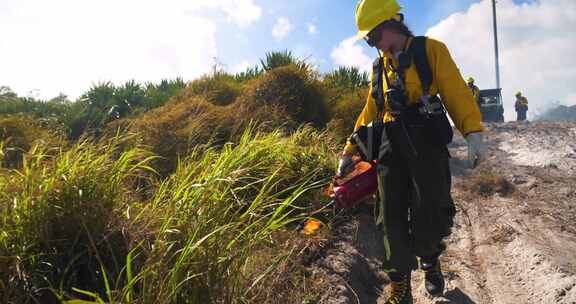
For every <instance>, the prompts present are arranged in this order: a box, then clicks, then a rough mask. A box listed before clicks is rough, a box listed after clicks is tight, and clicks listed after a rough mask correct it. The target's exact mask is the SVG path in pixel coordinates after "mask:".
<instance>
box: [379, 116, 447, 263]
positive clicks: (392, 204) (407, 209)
mask: <svg viewBox="0 0 576 304" xmlns="http://www.w3.org/2000/svg"><path fill="white" fill-rule="evenodd" d="M423 128H424V126H422V125H405V126H402V125H401V124H394V125H392V126H391V127H389V129H388V132H387V133H388V137H389V140H390V143H391V147H392V151H391V153H390V155H389V157H387V159H386V160H385V161H384V162H383V163H380V164H379V165H378V173H379V174H378V184H379V188H380V191H381V192H380V193H379V201H380V204H378V205H379V206H380V207H379V208H380V210H378V211H377V212H378V213H379V214H380V217H381V218H382V219H383V221H381V222H382V228H383V230H384V237H385V238H386V239H385V240H384V246H385V249H387V250H386V252H387V253H386V255H387V256H386V257H385V263H384V269H385V270H386V271H398V272H402V273H408V272H409V271H411V270H414V269H417V266H418V264H417V260H416V257H430V256H438V255H440V254H441V253H442V251H443V250H444V245H443V242H442V240H443V238H444V237H446V236H448V235H449V234H450V230H451V228H452V225H453V218H454V215H455V213H456V209H455V208H454V203H453V201H452V197H451V195H450V188H451V183H452V180H451V173H450V167H449V158H450V155H449V152H448V149H447V148H446V147H445V146H439V145H437V144H434V143H432V142H431V140H430V139H429V138H427V136H426V135H425V132H424V129H423Z"/></svg>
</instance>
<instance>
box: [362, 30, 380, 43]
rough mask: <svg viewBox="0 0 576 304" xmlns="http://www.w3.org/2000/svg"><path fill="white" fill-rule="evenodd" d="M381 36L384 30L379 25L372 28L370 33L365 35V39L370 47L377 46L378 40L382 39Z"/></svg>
mask: <svg viewBox="0 0 576 304" xmlns="http://www.w3.org/2000/svg"><path fill="white" fill-rule="evenodd" d="M380 37H382V30H381V29H380V27H379V26H378V27H376V28H375V29H373V30H371V31H370V33H368V35H366V36H364V41H366V43H368V45H369V46H370V47H375V46H376V44H377V43H378V41H380Z"/></svg>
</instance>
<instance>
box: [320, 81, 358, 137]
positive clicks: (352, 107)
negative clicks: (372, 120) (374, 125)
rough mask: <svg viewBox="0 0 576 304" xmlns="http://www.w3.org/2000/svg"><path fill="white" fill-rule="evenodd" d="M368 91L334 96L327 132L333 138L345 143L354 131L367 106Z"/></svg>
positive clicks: (355, 91)
mask: <svg viewBox="0 0 576 304" xmlns="http://www.w3.org/2000/svg"><path fill="white" fill-rule="evenodd" d="M367 95H368V90H367V89H365V90H363V89H359V90H354V91H351V92H348V93H345V94H342V95H337V96H334V100H333V101H332V102H331V103H330V117H331V118H332V119H331V120H330V122H329V123H328V126H327V130H328V132H329V133H330V135H331V136H333V137H334V138H336V139H338V140H339V141H340V142H343V141H344V140H345V139H346V138H348V136H350V134H352V131H354V125H355V124H356V119H357V118H358V116H359V115H360V113H361V112H362V109H363V108H364V105H365V104H366V98H367Z"/></svg>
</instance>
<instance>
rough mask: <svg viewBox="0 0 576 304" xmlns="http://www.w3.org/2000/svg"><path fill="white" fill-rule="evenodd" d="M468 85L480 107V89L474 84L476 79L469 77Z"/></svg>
mask: <svg viewBox="0 0 576 304" xmlns="http://www.w3.org/2000/svg"><path fill="white" fill-rule="evenodd" d="M467 83H468V87H469V88H470V91H472V95H473V96H474V100H476V103H477V104H478V106H480V89H479V88H478V87H477V86H476V85H475V84H474V78H472V77H468V81H467Z"/></svg>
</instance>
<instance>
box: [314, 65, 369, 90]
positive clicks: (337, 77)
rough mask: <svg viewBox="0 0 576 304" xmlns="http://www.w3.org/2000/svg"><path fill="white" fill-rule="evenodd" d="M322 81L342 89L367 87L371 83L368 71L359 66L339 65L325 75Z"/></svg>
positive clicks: (330, 86) (328, 85)
mask: <svg viewBox="0 0 576 304" xmlns="http://www.w3.org/2000/svg"><path fill="white" fill-rule="evenodd" d="M322 82H323V83H324V84H325V85H326V86H327V87H329V88H335V89H340V90H357V89H367V88H368V84H369V83H370V78H369V75H368V73H366V72H361V71H360V70H359V69H358V68H357V67H339V68H337V69H336V70H334V71H331V72H329V73H327V74H326V75H324V78H323V79H322Z"/></svg>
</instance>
